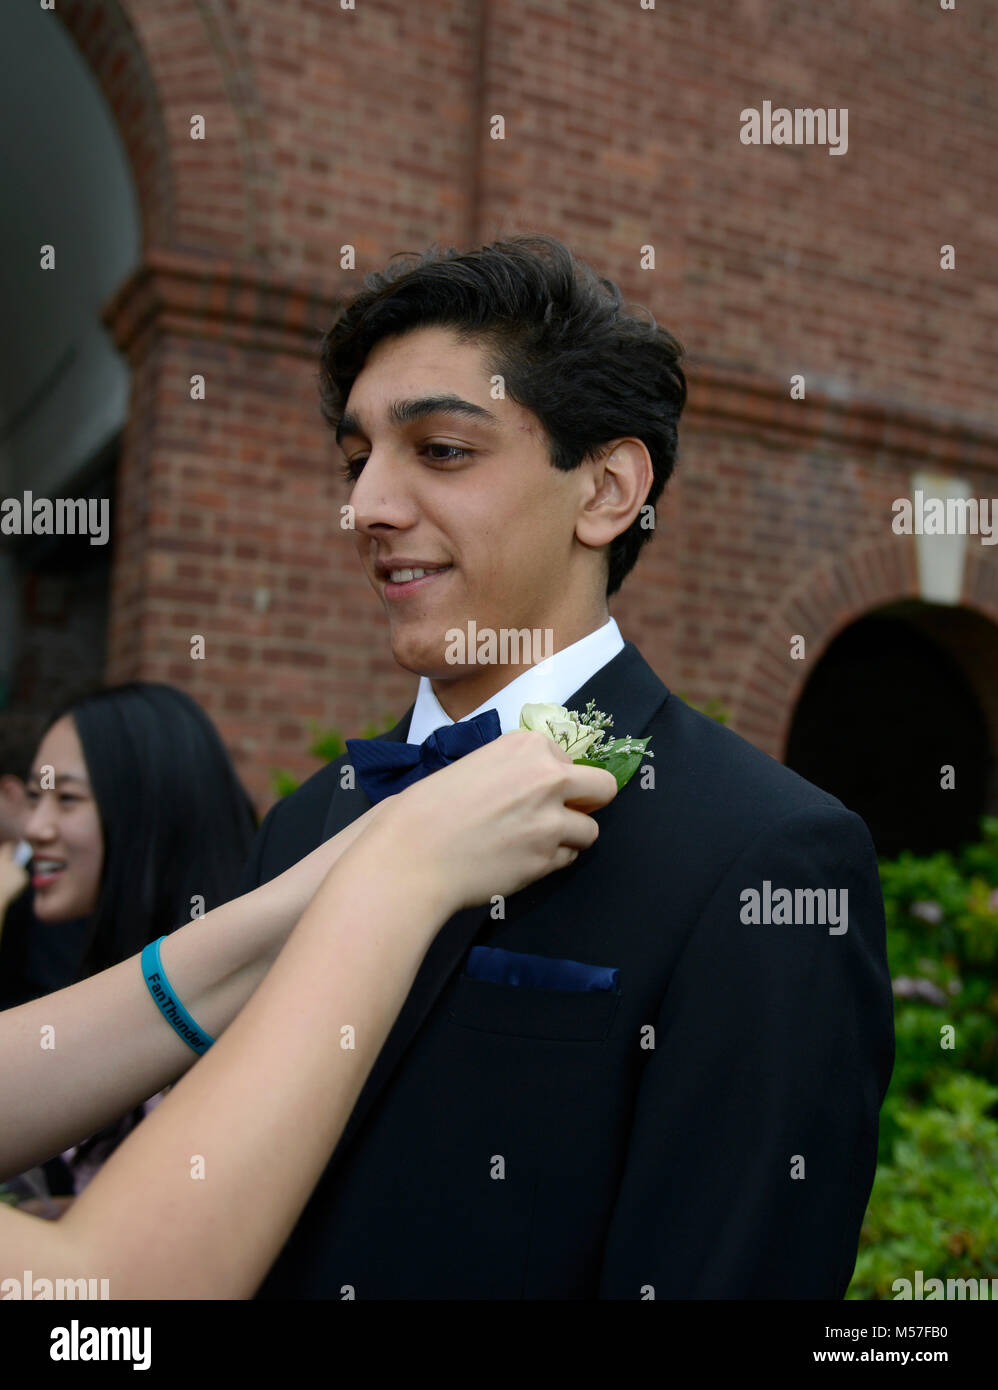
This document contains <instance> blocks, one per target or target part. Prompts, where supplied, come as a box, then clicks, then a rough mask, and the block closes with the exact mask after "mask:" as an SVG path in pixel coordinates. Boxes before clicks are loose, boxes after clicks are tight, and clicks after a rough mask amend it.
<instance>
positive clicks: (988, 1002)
mask: <svg viewBox="0 0 998 1390" xmlns="http://www.w3.org/2000/svg"><path fill="white" fill-rule="evenodd" d="M880 880H881V887H882V889H883V894H884V910H885V915H886V922H887V957H888V960H889V962H890V968H891V975H892V978H893V981H894V994H895V1007H894V1027H895V1037H896V1051H897V1058H896V1062H895V1067H894V1074H893V1076H892V1078H891V1084H890V1088H889V1090H888V1093H887V1096H886V1098H885V1101H884V1105H883V1109H882V1110H881V1115H880V1146H879V1153H878V1158H879V1163H878V1168H877V1174H876V1179H875V1181H874V1186H873V1192H872V1194H871V1197H870V1203H869V1207H868V1209H867V1213H866V1218H865V1220H864V1222H863V1230H862V1234H861V1237H860V1249H859V1255H858V1257H857V1261H856V1271H855V1274H854V1276H853V1280H852V1283H851V1284H850V1287H849V1292H848V1293H847V1295H846V1296H847V1297H848V1298H891V1297H893V1293H892V1289H891V1284H892V1282H893V1280H895V1279H898V1278H908V1279H912V1278H913V1277H914V1271H915V1270H916V1269H921V1270H922V1271H923V1274H924V1277H925V1278H926V1279H929V1278H938V1279H944V1280H945V1279H946V1278H947V1277H952V1278H960V1277H964V1278H969V1277H975V1276H977V1277H990V1276H991V1275H993V1274H996V1273H998V1122H996V1120H995V1118H994V1113H995V1111H996V1110H998V1106H996V1102H998V1084H996V1083H998V979H996V969H995V966H996V962H998V818H995V817H985V819H984V820H983V821H982V822H981V839H980V841H979V842H977V843H974V844H972V845H966V846H964V847H963V848H962V849H961V850H960V851H958V852H957V853H955V854H952V853H949V852H941V853H939V854H934V855H929V856H926V857H924V858H916V856H914V855H912V854H909V853H904V854H901V855H900V856H899V857H898V858H897V859H896V860H894V861H891V862H886V861H882V862H881V864H880Z"/></svg>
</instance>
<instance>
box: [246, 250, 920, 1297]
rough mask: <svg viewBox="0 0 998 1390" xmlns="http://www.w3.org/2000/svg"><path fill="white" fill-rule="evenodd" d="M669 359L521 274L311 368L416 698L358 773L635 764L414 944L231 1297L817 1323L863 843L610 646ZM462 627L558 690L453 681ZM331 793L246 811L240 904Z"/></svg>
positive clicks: (841, 1238)
mask: <svg viewBox="0 0 998 1390" xmlns="http://www.w3.org/2000/svg"><path fill="white" fill-rule="evenodd" d="M680 358H681V349H680V347H679V345H678V344H677V343H676V342H675V340H674V339H673V338H672V337H671V336H670V335H669V334H668V333H666V332H665V331H664V330H663V329H661V328H660V327H658V326H657V325H656V324H655V323H654V320H652V319H651V317H650V316H649V315H647V314H634V315H632V314H630V313H628V312H627V310H626V308H625V307H624V306H622V304H621V301H620V295H619V292H618V291H617V290H616V287H615V286H612V285H611V284H610V283H609V282H607V281H601V280H599V279H598V278H597V277H596V276H595V275H594V274H593V273H592V272H591V271H590V270H589V269H588V268H587V267H585V266H584V265H582V264H580V263H579V262H578V261H576V259H575V258H574V257H573V256H572V255H571V253H570V252H569V251H568V249H567V248H566V247H564V246H563V245H562V244H561V243H560V242H557V241H555V240H554V239H553V238H546V237H533V238H523V237H517V238H512V239H510V240H508V241H503V242H497V243H493V244H492V245H491V246H488V247H484V248H482V249H481V250H479V251H476V252H473V253H469V254H466V255H460V256H459V255H457V254H456V253H454V252H453V251H449V252H439V251H433V252H430V253H427V254H426V255H425V256H423V257H422V258H419V259H417V260H416V261H415V262H414V263H411V264H405V263H404V264H401V265H400V264H394V265H390V266H389V268H388V270H387V271H386V272H385V273H384V274H382V275H378V276H372V277H369V278H368V280H367V281H366V282H365V288H364V289H363V290H362V291H361V292H360V293H359V294H358V295H357V296H356V297H355V298H354V299H353V300H352V301H351V302H350V304H349V305H347V306H346V307H345V309H344V310H343V311H342V312H341V313H340V315H339V317H338V318H337V321H336V323H335V324H334V326H333V328H332V329H331V330H330V332H329V333H328V334H327V336H326V339H325V340H324V343H323V349H322V385H323V406H324V410H325V413H326V418H327V419H328V420H329V422H330V424H331V425H332V426H334V427H335V428H336V431H337V442H338V445H339V447H340V449H341V450H342V454H343V457H344V461H345V467H346V471H347V472H348V474H349V477H350V479H351V480H352V487H351V489H350V493H349V505H350V506H351V508H352V509H353V510H352V517H353V523H354V529H355V531H356V541H357V544H358V548H359V553H360V559H361V562H362V563H363V565H364V568H365V570H366V572H367V576H368V578H369V580H370V582H371V584H372V585H373V586H374V588H375V590H376V591H377V592H378V594H379V595H380V596H381V598H382V601H383V602H384V606H385V611H386V614H387V617H388V624H389V634H390V641H391V647H392V652H393V655H394V657H395V659H396V660H397V661H398V662H399V663H400V664H401V665H402V666H403V667H405V668H406V669H407V670H410V671H412V672H413V673H414V674H416V675H418V676H419V686H418V690H417V692H416V698H415V703H414V705H413V706H412V707H411V708H410V709H409V710H407V711H406V714H405V715H404V716H403V718H402V719H401V720H400V722H399V723H398V724H397V725H396V726H395V728H394V729H392V730H391V732H389V733H388V734H386V735H384V736H383V739H382V740H381V741H380V744H379V747H378V748H377V749H375V752H376V753H377V754H384V756H385V757H390V758H391V759H393V760H398V759H405V758H407V759H408V760H409V762H410V763H412V764H414V765H415V764H417V763H419V762H420V759H422V758H423V757H424V753H425V750H427V749H433V748H434V747H435V746H436V740H437V736H438V731H440V730H447V729H449V728H450V727H451V726H452V725H453V724H454V722H455V721H466V722H468V721H471V720H472V719H473V718H474V719H477V717H478V716H479V715H480V714H482V713H483V712H484V711H487V710H493V711H495V714H496V716H498V723H499V726H501V731H502V732H506V731H508V730H510V729H515V728H516V727H517V725H518V723H519V716H520V711H521V708H522V706H523V705H524V704H525V703H535V702H548V703H554V704H560V705H564V706H566V707H568V708H570V709H577V710H579V711H580V712H581V711H582V710H583V709H584V707H585V705H586V703H587V701H588V700H590V699H592V700H594V701H595V707H596V709H598V710H602V711H604V712H605V713H607V714H608V715H610V716H611V717H612V719H613V728H612V731H611V732H612V734H613V735H614V736H620V735H624V734H631V735H633V736H634V737H646V736H649V735H650V736H651V743H650V747H649V751H650V752H652V753H653V754H654V759H653V760H652V759H648V760H647V762H646V764H645V767H644V768H643V769H642V771H641V773H640V774H639V775H637V776H635V777H634V778H633V779H632V781H631V782H630V783H628V785H627V786H626V787H624V789H623V790H622V791H620V792H619V793H618V795H617V797H616V798H615V799H614V801H613V802H611V803H610V805H609V806H607V807H606V808H604V810H603V811H601V812H600V813H599V815H598V820H599V825H600V835H599V839H598V841H597V842H596V844H595V845H594V846H593V847H592V849H591V850H589V851H587V852H586V853H585V854H583V855H580V857H579V859H578V860H577V861H576V862H575V863H574V864H572V865H571V866H570V867H569V868H568V869H565V870H563V871H561V872H559V873H558V874H555V875H551V876H549V877H548V878H546V879H543V880H541V881H540V882H538V883H537V884H534V885H532V886H531V887H529V888H527V889H525V890H523V891H522V892H520V893H517V894H515V895H514V896H513V897H511V898H509V899H507V900H506V901H505V903H504V904H500V905H498V906H496V905H493V904H486V905H485V906H483V907H482V908H479V909H474V910H466V911H463V912H460V913H458V914H457V916H456V917H454V918H452V919H451V920H450V921H449V922H448V923H446V924H445V926H444V927H443V929H442V930H441V932H440V934H439V936H438V937H437V938H436V940H435V941H434V943H433V946H432V947H431V949H430V951H429V952H428V954H427V956H426V959H425V961H424V963H423V966H422V968H421V970H420V972H419V975H418V976H417V979H416V981H415V983H414V985H413V988H412V991H411V993H410V994H409V996H408V998H407V1000H406V1002H405V1005H404V1006H403V1008H402V1011H401V1013H400V1015H399V1018H398V1020H397V1022H396V1024H395V1027H394V1029H393V1031H392V1033H391V1035H390V1036H389V1038H388V1041H387V1042H386V1044H385V1047H384V1049H383V1051H382V1053H381V1055H380V1057H379V1058H378V1061H377V1063H376V1065H375V1067H374V1069H373V1071H372V1073H371V1076H370V1078H369V1079H368V1082H367V1084H366V1086H365V1088H364V1090H363V1092H362V1094H361V1096H360V1098H359V1100H358V1102H357V1105H356V1107H355V1110H354V1112H353V1115H352V1116H351V1119H350V1122H349V1125H348V1127H347V1129H346V1131H345V1133H344V1135H343V1138H342V1140H341V1142H340V1144H339V1145H338V1147H337V1149H336V1151H335V1153H334V1154H333V1155H332V1156H331V1159H330V1163H329V1167H328V1169H327V1171H326V1173H325V1175H324V1177H323V1179H322V1181H321V1182H320V1184H319V1186H318V1187H317V1189H316V1191H315V1193H314V1195H313V1197H312V1200H311V1201H310V1203H309V1205H308V1207H307V1209H306V1211H305V1213H304V1215H303V1216H302V1219H301V1221H300V1223H299V1225H298V1226H297V1227H296V1229H295V1231H294V1232H293V1233H292V1235H291V1237H290V1239H289V1241H288V1243H287V1245H286V1246H285V1249H284V1251H283V1252H282V1254H281V1256H280V1258H279V1260H278V1262H277V1263H276V1265H275V1266H274V1268H273V1269H272V1271H271V1273H270V1275H269V1276H268V1279H267V1281H266V1282H265V1284H264V1286H263V1288H262V1289H261V1292H260V1295H259V1296H260V1297H263V1298H268V1297H292V1298H336V1299H342V1298H349V1297H356V1298H360V1299H393V1298H399V1299H406V1298H414V1299H427V1298H429V1299H595V1298H606V1299H648V1298H729V1299H756V1298H841V1297H842V1296H843V1294H844V1292H845V1290H846V1287H847V1285H848V1283H849V1280H850V1277H851V1274H852V1270H853V1266H854V1262H855V1256H856V1250H857V1243H858V1237H859V1230H860V1225H861V1221H862V1217H863V1213H864V1210H865V1207H866V1203H867V1200H868V1198H869V1194H870V1189H871V1185H872V1181H873V1174H874V1168H875V1164H876V1152H877V1133H878V1112H879V1109H880V1105H881V1102H882V1100H883V1097H884V1093H885V1091H886V1089H887V1084H888V1081H889V1079H890V1074H891V1070H892V1067H893V1059H894V1035H893V1007H892V996H891V983H890V977H889V973H888V968H887V960H886V954H885V928H884V915H883V901H882V898H881V894H880V887H879V879H878V874H877V863H876V857H875V852H874V848H873V844H872V841H871V838H870V835H869V832H868V830H867V828H866V826H865V824H864V823H863V821H862V820H861V819H860V818H859V817H858V816H857V815H855V814H854V813H852V812H850V811H848V810H846V809H845V807H843V805H842V804H841V803H840V802H839V801H837V800H836V799H835V797H833V796H829V795H828V794H826V793H825V792H823V791H821V790H819V788H817V787H815V786H813V785H811V784H810V783H808V782H805V781H804V780H803V779H801V778H800V777H798V776H797V775H796V774H795V773H793V772H791V771H790V770H789V769H787V768H785V767H783V766H782V765H781V764H779V763H777V762H776V761H774V760H773V759H772V758H769V757H767V756H766V755H765V754H763V753H761V752H759V751H758V750H757V749H755V748H753V747H752V746H751V745H750V744H748V743H747V742H745V741H744V740H743V739H741V738H740V737H738V736H737V735H736V734H735V733H733V732H732V731H730V730H727V729H725V728H723V727H722V726H720V725H719V724H717V723H715V722H714V721H712V720H710V719H708V718H706V717H704V716H703V715H701V714H699V713H697V712H696V711H694V710H692V709H690V708H689V706H687V705H686V704H685V703H684V702H683V701H682V700H681V699H679V697H678V696H676V695H674V694H672V693H670V691H669V690H668V689H667V688H666V686H665V685H663V684H662V682H661V680H660V679H659V678H658V676H656V674H655V673H654V672H653V671H652V670H651V668H650V667H649V666H648V665H647V663H646V662H645V661H644V660H643V658H642V656H641V654H640V653H639V652H638V650H637V648H636V647H634V646H633V644H631V643H629V642H627V641H625V640H624V639H623V637H622V636H621V634H620V632H619V631H618V628H617V625H616V623H615V622H614V620H613V619H612V618H611V617H610V616H609V611H608V608H607V599H608V598H609V597H610V596H611V595H612V594H614V593H615V592H616V591H617V589H619V587H620V585H621V583H622V581H623V580H624V578H625V576H626V575H627V573H628V572H629V571H630V569H631V568H632V566H633V565H634V563H635V560H636V559H637V556H638V552H639V550H640V548H641V546H642V545H643V544H644V543H645V542H646V541H647V540H648V539H649V537H650V536H651V535H652V534H653V528H652V527H651V526H650V525H649V524H648V509H649V508H653V507H654V504H655V502H656V501H657V499H658V497H659V496H660V494H661V492H662V488H663V486H664V485H665V483H666V482H667V480H668V478H669V476H670V474H671V472H672V469H673V466H674V462H675V457H676V437H677V423H678V419H679V415H680V412H681V410H682V408H683V404H684V402H685V396H686V383H685V379H684V376H683V372H682V369H681V367H680ZM643 509H644V510H643ZM413 570H416V571H419V570H423V571H424V573H423V574H422V575H419V574H418V573H416V574H415V575H413V574H412V573H411V572H412V571H413ZM393 576H394V577H393ZM662 601H663V603H665V602H666V601H667V596H666V595H663V600H662ZM472 621H474V623H475V624H476V627H477V630H478V632H479V633H481V631H482V630H483V629H492V630H493V631H495V632H499V631H500V630H501V629H520V630H523V629H529V630H530V631H531V632H533V631H534V630H537V631H539V632H548V631H550V632H551V633H552V634H553V643H552V646H553V651H554V656H553V657H551V659H550V660H547V661H542V662H540V663H537V662H536V658H532V659H531V660H530V661H526V662H521V663H519V664H511V665H506V666H502V665H497V664H489V663H487V662H486V663H479V662H477V661H474V660H470V659H469V660H467V661H466V662H465V664H463V665H459V664H453V663H452V662H451V661H449V660H448V659H447V649H448V638H447V634H449V633H450V634H453V633H454V631H455V630H461V631H464V630H467V628H468V625H469V623H470V622H472ZM451 655H453V647H452V648H451ZM465 655H466V656H467V657H469V658H470V657H472V656H474V655H475V651H474V646H473V645H472V648H471V650H469V651H467V652H466V653H465ZM457 732H458V735H462V731H461V730H458V731H457ZM447 737H453V735H447ZM427 740H429V743H427ZM382 745H383V746H382ZM392 745H396V746H395V747H392ZM371 746H372V747H373V745H371ZM385 750H387V752H385ZM357 761H358V769H357V770H358V772H359V770H360V768H359V764H360V759H359V758H358V759H357ZM347 764H350V765H351V768H350V769H348V768H347ZM437 765H439V764H437ZM433 766H434V762H433V757H432V756H430V757H429V758H428V759H424V762H423V763H421V764H420V768H421V770H422V771H423V772H424V773H425V772H426V771H427V769H429V770H431V771H432V767H433ZM652 767H653V768H654V776H653V777H652V776H651V775H650V774H649V773H648V771H647V769H648V768H652ZM351 770H352V755H351V754H349V753H348V754H347V755H344V757H342V758H340V759H338V760H337V761H336V762H335V763H332V764H330V765H329V766H327V767H325V768H323V769H322V770H321V771H319V772H317V773H316V774H315V775H314V776H313V777H312V778H310V780H309V781H307V782H306V783H305V784H304V786H302V787H301V788H300V789H299V790H298V791H297V792H295V793H294V794H293V795H292V796H291V797H289V798H287V799H286V800H285V801H282V802H279V803H278V804H277V805H276V806H274V807H273V808H272V809H271V811H270V812H269V813H268V815H267V817H266V819H265V821H264V824H263V825H262V826H261V829H260V832H259V834H258V837H257V840H256V842H255V845H254V849H253V853H252V857H251V860H250V863H249V864H248V866H247V870H246V873H245V875H244V878H243V883H242V887H241V891H248V890H249V889H250V888H253V887H255V886H256V885H257V884H259V883H261V882H264V881H266V880H268V879H270V878H273V877H274V876H276V875H277V874H279V873H281V872H282V871H283V870H284V869H286V868H287V867H289V866H290V865H291V864H292V863H294V862H296V861H297V860H299V859H301V858H302V857H303V856H304V855H305V854H307V853H309V852H310V851H311V850H312V849H314V848H315V846H316V845H318V844H319V843H320V842H321V841H322V840H323V839H325V838H328V837H329V836H331V835H333V834H335V833H336V832H337V831H338V830H340V829H341V828H342V827H343V826H344V825H346V824H348V823H349V822H350V821H352V820H354V819H355V818H356V817H357V816H359V815H361V814H362V813H363V812H364V811H365V810H366V809H367V808H368V806H369V805H371V800H370V799H369V797H368V795H367V793H366V792H365V790H364V788H363V785H362V784H359V785H353V782H354V779H353V777H352V775H351ZM413 775H416V774H413ZM370 786H371V783H369V787H370ZM382 790H383V789H382ZM373 794H375V795H380V794H381V792H380V791H379V792H377V793H373ZM412 834H413V835H417V836H418V834H419V826H418V825H414V826H413V827H412ZM385 870H386V872H390V871H391V866H390V864H389V865H386V866H385ZM778 890H789V891H787V892H785V894H784V895H782V897H781V895H780V894H779V892H778ZM805 890H811V891H810V892H808V891H805ZM823 895H824V896H823ZM777 898H780V900H781V901H782V902H783V904H784V910H783V911H782V912H781V911H773V910H772V904H773V902H774V901H776V900H777ZM819 900H820V910H818V908H817V907H816V904H818V903H819ZM752 903H755V904H756V909H755V910H753V909H752V907H751V904H752ZM787 903H792V904H793V911H792V912H791V913H790V916H789V917H788V915H787V913H788V911H789V909H788V908H787V906H786V905H787ZM747 904H748V905H749V906H747ZM826 906H827V913H826V910H825V909H826ZM833 909H834V910H833ZM357 925H358V930H363V923H358V924H357ZM482 948H486V949H484V950H483V949H482ZM573 963H574V964H573ZM287 1142H289V1143H293V1142H294V1140H293V1136H287Z"/></svg>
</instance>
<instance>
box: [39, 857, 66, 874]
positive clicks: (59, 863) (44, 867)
mask: <svg viewBox="0 0 998 1390" xmlns="http://www.w3.org/2000/svg"><path fill="white" fill-rule="evenodd" d="M65 867H66V861H65V860H64V859H36V860H35V872H36V873H39V874H52V873H55V871H56V870H57V869H64V868H65Z"/></svg>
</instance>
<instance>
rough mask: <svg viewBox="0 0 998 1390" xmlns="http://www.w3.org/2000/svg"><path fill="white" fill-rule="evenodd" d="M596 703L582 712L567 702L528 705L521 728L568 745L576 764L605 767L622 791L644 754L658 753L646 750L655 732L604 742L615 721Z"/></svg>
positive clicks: (566, 748)
mask: <svg viewBox="0 0 998 1390" xmlns="http://www.w3.org/2000/svg"><path fill="white" fill-rule="evenodd" d="M595 703H596V702H595V700H590V701H589V703H588V704H587V705H586V708H585V710H584V711H583V713H582V714H581V715H580V714H579V713H578V711H576V710H569V709H566V708H565V706H564V705H544V704H538V705H524V706H523V708H522V709H521V710H520V728H521V729H528V730H538V731H539V732H540V733H543V734H547V736H548V737H549V738H553V739H554V741H555V743H557V744H560V745H561V747H562V748H564V750H565V752H566V753H568V754H569V756H570V757H571V759H572V761H573V762H574V763H584V764H585V765H586V766H587V767H605V768H606V770H607V771H608V772H612V773H613V775H614V777H616V779H617V788H618V790H619V789H620V788H621V787H623V786H625V785H626V784H627V783H628V782H629V781H630V779H631V778H632V777H633V776H634V774H635V772H637V770H638V768H639V767H640V765H641V759H642V758H643V757H649V758H653V757H654V756H655V754H654V753H646V752H645V749H646V748H647V746H648V744H649V743H650V742H651V735H650V734H649V736H648V737H647V738H631V736H630V734H628V735H627V736H626V737H625V738H614V739H611V740H610V741H609V742H608V743H607V742H604V739H605V738H606V730H607V729H609V728H610V726H611V725H612V724H613V720H612V719H611V718H610V716H609V715H606V714H603V713H601V712H600V711H599V710H598V709H594V705H595Z"/></svg>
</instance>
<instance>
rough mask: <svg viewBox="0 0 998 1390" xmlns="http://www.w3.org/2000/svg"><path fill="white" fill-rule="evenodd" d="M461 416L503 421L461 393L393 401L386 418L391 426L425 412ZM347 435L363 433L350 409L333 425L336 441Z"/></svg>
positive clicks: (494, 422) (491, 422)
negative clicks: (464, 397) (334, 426)
mask: <svg viewBox="0 0 998 1390" xmlns="http://www.w3.org/2000/svg"><path fill="white" fill-rule="evenodd" d="M445 414H446V415H464V416H466V417H467V418H468V419H469V420H477V421H479V422H480V423H482V424H486V425H493V426H495V427H497V428H498V427H499V426H500V424H501V423H502V422H501V421H500V419H499V417H498V416H497V415H493V414H492V412H491V410H486V409H485V407H484V406H481V405H475V403H474V401H466V400H464V399H463V398H462V397H461V396H419V397H417V398H416V399H414V400H408V401H392V403H391V405H390V406H389V407H388V419H389V420H390V422H391V423H392V424H393V425H408V424H411V423H412V422H413V421H415V420H422V419H423V418H424V417H425V416H427V415H445ZM348 434H354V435H359V436H365V437H366V435H365V431H364V427H363V425H362V424H361V423H360V419H359V417H358V416H357V415H356V413H355V412H354V411H352V410H345V411H344V412H343V415H342V417H341V419H340V422H339V424H338V425H337V426H336V442H337V444H340V443H342V441H343V439H344V438H345V437H346V436H347V435H348Z"/></svg>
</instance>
